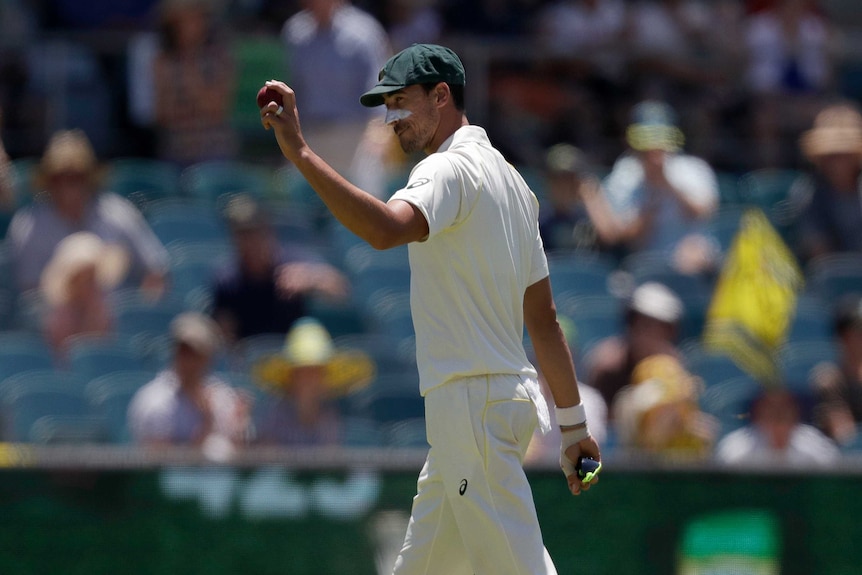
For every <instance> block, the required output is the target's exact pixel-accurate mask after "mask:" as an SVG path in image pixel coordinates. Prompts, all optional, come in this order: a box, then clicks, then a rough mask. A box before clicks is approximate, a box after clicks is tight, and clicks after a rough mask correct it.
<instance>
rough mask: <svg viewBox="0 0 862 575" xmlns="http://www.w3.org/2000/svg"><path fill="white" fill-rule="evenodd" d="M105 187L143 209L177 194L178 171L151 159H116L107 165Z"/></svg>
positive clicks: (168, 163)
mask: <svg viewBox="0 0 862 575" xmlns="http://www.w3.org/2000/svg"><path fill="white" fill-rule="evenodd" d="M105 188H106V189H108V190H110V191H112V192H114V193H116V194H119V195H121V196H123V197H125V198H127V199H129V200H130V201H132V202H133V203H134V204H135V205H137V206H138V207H139V208H141V209H145V208H146V206H147V205H148V204H149V203H151V202H153V201H156V200H160V199H164V198H170V197H176V196H178V195H179V193H180V170H179V168H177V166H176V165H174V164H172V163H170V162H166V161H163V160H157V159H154V158H135V157H128V158H116V159H114V160H111V162H110V163H109V164H108V174H107V181H106V183H105Z"/></svg>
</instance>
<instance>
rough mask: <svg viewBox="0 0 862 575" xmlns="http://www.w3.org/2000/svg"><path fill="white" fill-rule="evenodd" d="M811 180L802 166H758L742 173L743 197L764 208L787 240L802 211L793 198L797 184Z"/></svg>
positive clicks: (740, 186)
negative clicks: (796, 168) (798, 168)
mask: <svg viewBox="0 0 862 575" xmlns="http://www.w3.org/2000/svg"><path fill="white" fill-rule="evenodd" d="M809 182H810V180H809V178H808V176H806V175H805V174H804V173H803V172H800V171H798V170H793V169H777V168H762V169H755V170H751V171H749V172H746V173H745V174H743V175H742V176H741V177H740V179H739V199H740V202H741V203H742V204H745V205H746V206H750V207H757V208H760V209H761V210H763V213H764V214H766V217H767V218H768V219H769V221H770V222H771V223H772V225H773V226H775V228H776V231H778V233H779V234H781V236H782V237H783V238H784V239H785V240H787V239H788V236H789V233H790V230H791V229H792V227H793V224H794V223H795V222H796V220H797V219H798V217H799V215H800V213H799V210H798V209H797V207H796V205H795V203H794V202H793V201H792V198H793V196H794V195H795V194H794V188H795V187H796V186H808V185H810V184H809ZM796 189H799V188H796Z"/></svg>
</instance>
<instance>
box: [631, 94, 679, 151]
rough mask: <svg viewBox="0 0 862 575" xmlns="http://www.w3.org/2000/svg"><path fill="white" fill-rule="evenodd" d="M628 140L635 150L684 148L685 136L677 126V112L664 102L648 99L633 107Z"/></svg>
mask: <svg viewBox="0 0 862 575" xmlns="http://www.w3.org/2000/svg"><path fill="white" fill-rule="evenodd" d="M626 141H627V142H628V144H629V146H631V147H632V149H634V150H638V151H645V150H665V151H667V152H677V151H679V150H680V149H682V146H683V144H684V143H685V137H684V136H683V133H682V130H680V129H679V127H677V120H676V113H675V112H674V110H673V108H671V107H670V106H669V105H668V104H666V103H664V102H660V101H657V100H646V101H644V102H641V103H640V104H638V105H636V106H635V107H634V108H633V109H632V120H631V123H630V124H629V126H628V128H626Z"/></svg>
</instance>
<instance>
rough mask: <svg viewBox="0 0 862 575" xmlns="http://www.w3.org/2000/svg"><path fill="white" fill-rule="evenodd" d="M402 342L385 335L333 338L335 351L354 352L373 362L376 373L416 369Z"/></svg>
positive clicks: (368, 334)
mask: <svg viewBox="0 0 862 575" xmlns="http://www.w3.org/2000/svg"><path fill="white" fill-rule="evenodd" d="M402 342H403V340H402V339H401V338H398V337H396V336H394V335H392V334H386V333H360V334H350V335H342V336H339V337H335V338H334V339H333V343H334V344H335V346H336V348H337V349H344V350H355V351H360V352H362V353H364V354H366V355H367V356H368V357H370V358H371V359H372V361H374V365H375V367H376V369H377V372H378V373H382V374H387V373H391V372H402V371H408V370H410V369H414V370H415V369H416V356H415V354H413V353H409V352H406V351H405V350H404V346H403V345H402Z"/></svg>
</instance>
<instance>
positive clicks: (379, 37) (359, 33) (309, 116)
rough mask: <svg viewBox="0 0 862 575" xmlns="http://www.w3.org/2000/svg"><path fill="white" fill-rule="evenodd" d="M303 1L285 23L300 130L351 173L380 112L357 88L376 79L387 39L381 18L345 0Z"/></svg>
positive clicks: (345, 172) (331, 160)
mask: <svg viewBox="0 0 862 575" xmlns="http://www.w3.org/2000/svg"><path fill="white" fill-rule="evenodd" d="M300 4H301V5H302V6H303V9H302V10H300V11H299V12H298V13H296V14H294V15H293V16H291V17H290V18H289V19H288V20H287V22H286V23H285V25H284V29H283V30H282V40H283V42H284V45H285V48H286V50H287V56H288V62H289V68H288V69H289V70H290V78H291V86H292V87H293V88H294V89H295V90H296V95H297V98H298V102H297V104H298V106H299V108H300V109H301V110H303V122H302V131H303V134H304V135H305V138H306V140H308V143H309V144H310V145H311V146H312V147H313V148H314V150H315V151H317V153H319V154H320V155H321V156H322V157H325V158H327V161H329V163H330V164H331V165H332V167H333V168H335V170H336V171H337V172H339V173H340V174H342V175H351V174H350V170H351V164H352V163H353V159H354V155H355V154H356V152H357V148H359V147H360V142H361V141H362V139H363V134H364V133H365V131H366V127H367V125H368V123H369V121H370V120H371V119H372V118H375V117H376V114H375V112H373V111H371V110H370V109H369V108H365V107H364V106H362V105H361V104H360V103H359V101H358V100H357V99H356V94H362V93H364V92H365V91H366V90H368V89H369V88H370V87H371V86H373V85H374V83H375V82H376V81H377V74H378V73H379V72H380V70H381V69H382V68H383V64H384V63H385V62H386V58H387V57H388V56H389V54H390V50H391V48H390V46H389V39H388V38H387V36H386V31H385V30H384V28H383V26H382V25H381V24H380V22H378V21H377V20H376V19H375V18H374V17H373V16H371V14H368V13H367V12H365V11H363V10H360V9H359V8H357V7H355V6H353V5H351V4H350V2H348V1H347V0H302V1H301V2H300ZM324 70H325V73H322V72H321V71H324ZM357 168H360V167H357ZM369 169H370V168H369ZM372 171H373V170H372Z"/></svg>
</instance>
